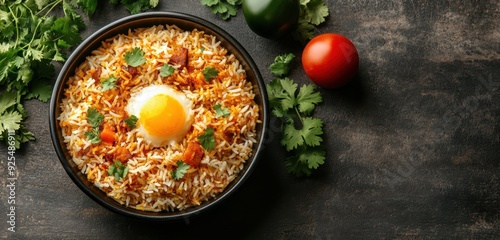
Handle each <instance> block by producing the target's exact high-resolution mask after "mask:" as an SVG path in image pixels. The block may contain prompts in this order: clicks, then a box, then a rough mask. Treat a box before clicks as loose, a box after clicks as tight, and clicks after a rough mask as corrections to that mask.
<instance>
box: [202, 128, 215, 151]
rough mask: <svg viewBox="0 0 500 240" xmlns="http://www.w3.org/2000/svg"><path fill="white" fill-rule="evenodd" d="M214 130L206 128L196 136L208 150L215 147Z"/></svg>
mask: <svg viewBox="0 0 500 240" xmlns="http://www.w3.org/2000/svg"><path fill="white" fill-rule="evenodd" d="M214 132H215V131H214V129H213V128H207V129H205V132H204V133H203V134H202V135H200V136H199V137H198V140H199V141H200V143H201V146H202V147H203V149H205V150H207V151H210V150H212V149H214V148H215V138H214Z"/></svg>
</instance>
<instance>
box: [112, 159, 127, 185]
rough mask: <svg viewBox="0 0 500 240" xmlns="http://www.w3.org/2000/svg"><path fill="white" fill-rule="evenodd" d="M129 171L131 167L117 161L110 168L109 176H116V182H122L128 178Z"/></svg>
mask: <svg viewBox="0 0 500 240" xmlns="http://www.w3.org/2000/svg"><path fill="white" fill-rule="evenodd" d="M128 171H129V167H128V166H127V165H123V163H122V162H121V161H119V160H116V161H115V162H114V163H113V165H111V166H109V168H108V175H109V176H114V177H115V180H116V181H120V180H121V179H122V178H125V177H126V176H127V174H128Z"/></svg>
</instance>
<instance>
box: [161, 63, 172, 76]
mask: <svg viewBox="0 0 500 240" xmlns="http://www.w3.org/2000/svg"><path fill="white" fill-rule="evenodd" d="M174 71H175V68H174V67H172V66H170V65H168V64H163V66H162V67H161V68H160V76H162V77H168V76H170V75H171V74H172V73H174Z"/></svg>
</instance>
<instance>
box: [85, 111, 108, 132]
mask: <svg viewBox="0 0 500 240" xmlns="http://www.w3.org/2000/svg"><path fill="white" fill-rule="evenodd" d="M87 120H88V121H89V123H90V126H92V128H99V125H101V123H102V121H103V120H104V115H102V114H101V113H100V112H99V111H98V110H97V109H96V108H93V107H92V108H89V109H87Z"/></svg>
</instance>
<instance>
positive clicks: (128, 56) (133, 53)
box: [124, 47, 146, 67]
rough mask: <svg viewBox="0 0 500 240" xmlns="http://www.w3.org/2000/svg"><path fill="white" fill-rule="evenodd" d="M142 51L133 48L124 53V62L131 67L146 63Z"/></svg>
mask: <svg viewBox="0 0 500 240" xmlns="http://www.w3.org/2000/svg"><path fill="white" fill-rule="evenodd" d="M144 54H145V53H144V51H142V49H140V48H138V47H135V48H133V49H132V50H130V51H128V52H126V53H125V56H124V58H125V62H127V64H128V65H130V66H132V67H138V66H141V65H142V64H144V63H146V58H144Z"/></svg>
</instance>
